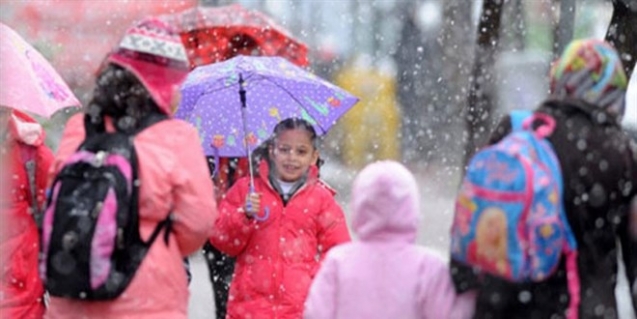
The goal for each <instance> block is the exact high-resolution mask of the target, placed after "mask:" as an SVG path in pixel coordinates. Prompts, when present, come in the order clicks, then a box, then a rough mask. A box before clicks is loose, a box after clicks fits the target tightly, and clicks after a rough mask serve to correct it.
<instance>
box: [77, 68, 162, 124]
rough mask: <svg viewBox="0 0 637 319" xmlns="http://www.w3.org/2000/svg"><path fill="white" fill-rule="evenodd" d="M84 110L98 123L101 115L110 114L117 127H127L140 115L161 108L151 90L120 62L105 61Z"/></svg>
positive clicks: (157, 110) (135, 122)
mask: <svg viewBox="0 0 637 319" xmlns="http://www.w3.org/2000/svg"><path fill="white" fill-rule="evenodd" d="M86 113H87V114H88V115H89V116H90V117H91V121H92V122H93V123H95V124H99V123H101V122H102V121H103V117H104V116H109V117H112V118H113V120H114V121H113V123H114V124H115V126H116V128H118V129H121V130H128V129H131V128H135V127H137V125H138V123H139V122H140V119H142V118H143V117H145V116H147V115H149V114H152V113H159V114H161V111H160V109H159V107H158V106H157V104H156V103H155V101H153V99H152V97H151V95H150V93H149V92H148V90H147V89H146V87H144V85H143V84H142V83H141V82H140V81H139V79H137V77H136V76H135V75H134V74H133V73H132V72H130V71H128V70H126V69H124V68H123V67H121V66H118V65H115V64H112V63H108V64H106V65H105V66H104V68H102V70H101V71H100V73H99V74H98V76H97V79H96V81H95V89H93V98H92V99H91V101H90V102H89V103H88V106H87V109H86Z"/></svg>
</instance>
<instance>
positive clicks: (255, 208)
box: [245, 192, 261, 218]
mask: <svg viewBox="0 0 637 319" xmlns="http://www.w3.org/2000/svg"><path fill="white" fill-rule="evenodd" d="M259 210H261V194H259V193H256V192H252V193H249V194H248V196H246V203H245V212H246V215H248V217H249V218H253V217H254V216H255V215H256V214H258V213H259Z"/></svg>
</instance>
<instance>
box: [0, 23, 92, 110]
mask: <svg viewBox="0 0 637 319" xmlns="http://www.w3.org/2000/svg"><path fill="white" fill-rule="evenodd" d="M0 83H1V85H2V89H0V105H2V106H7V107H11V108H14V109H18V110H21V111H25V112H29V113H34V114H37V115H41V116H45V117H50V116H51V115H52V114H53V113H55V112H56V111H58V110H60V109H62V108H65V107H69V106H80V102H79V101H78V99H77V98H76V97H75V95H74V94H73V92H72V91H71V89H69V87H68V85H67V84H66V82H64V80H62V77H61V76H60V75H59V74H58V73H57V71H56V70H55V69H54V68H53V66H51V64H49V61H47V60H46V59H45V58H44V57H42V55H41V54H40V52H38V51H37V50H35V49H34V48H33V47H32V46H31V45H30V44H29V43H27V42H26V41H25V40H24V39H23V38H22V37H20V35H18V34H17V33H16V32H15V31H13V30H12V29H11V28H9V27H8V26H6V25H5V24H2V23H0Z"/></svg>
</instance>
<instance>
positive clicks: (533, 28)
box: [0, 0, 637, 168]
mask: <svg viewBox="0 0 637 319" xmlns="http://www.w3.org/2000/svg"><path fill="white" fill-rule="evenodd" d="M496 2H499V1H496ZM230 3H241V4H242V5H244V6H245V7H247V8H251V9H256V10H259V11H262V12H264V13H266V14H268V15H269V16H271V17H273V18H274V20H276V21H277V22H278V23H279V24H281V25H282V26H283V27H285V28H287V29H288V30H290V32H291V33H292V34H293V35H294V36H295V37H296V38H298V39H300V40H301V41H303V42H304V43H306V44H307V46H308V48H309V49H310V62H311V64H310V68H311V69H312V70H313V71H314V72H315V73H316V74H318V75H320V76H322V77H323V78H326V79H328V80H331V81H333V82H335V83H336V84H338V85H340V86H342V87H344V88H346V89H347V90H349V91H351V92H352V93H354V94H356V95H358V96H359V97H361V102H360V103H359V105H357V106H356V107H355V108H354V109H353V110H352V111H351V112H350V114H348V115H347V116H346V117H345V118H343V119H342V120H341V121H339V122H340V123H339V125H338V126H337V127H336V128H335V129H334V130H332V131H331V132H330V134H329V135H328V136H327V138H326V139H325V145H324V151H325V152H324V153H325V155H326V156H327V157H329V158H330V159H334V160H336V161H338V162H339V163H342V164H344V165H346V166H348V167H353V168H360V167H361V166H362V165H364V164H365V163H368V162H370V161H372V160H375V159H382V158H394V159H400V160H403V161H404V162H406V163H410V164H412V165H414V166H418V167H420V166H431V165H440V164H441V165H443V166H448V167H457V166H458V165H459V164H460V163H461V161H462V159H463V154H464V144H465V142H466V132H465V127H466V124H465V120H464V116H463V114H464V112H465V109H466V105H467V95H468V92H469V89H470V87H469V86H470V78H471V76H472V67H473V65H474V64H475V63H474V61H475V60H476V59H475V56H474V55H475V54H474V52H476V49H475V43H476V34H477V32H476V31H477V30H476V28H477V25H478V21H479V19H480V16H481V14H482V11H483V10H482V9H483V7H484V6H485V3H484V1H481V0H472V1H461V0H453V1H442V0H413V1H405V0H369V1H362V0H342V1H301V0H256V1H255V0H253V1H229V0H110V1H106V0H55V1H53V0H30V1H29V0H27V1H17V0H1V1H0V6H1V10H0V12H1V13H0V21H2V22H4V23H6V24H7V25H9V26H10V27H12V28H13V29H15V30H16V31H17V32H18V33H20V34H21V35H22V36H23V37H24V38H26V39H27V40H28V41H30V42H31V43H33V44H34V45H35V46H36V47H37V48H38V49H39V50H40V51H41V52H42V53H43V54H44V55H45V57H46V58H48V59H49V60H50V61H52V62H53V64H54V66H55V67H56V68H57V69H58V70H59V72H60V73H61V74H62V75H63V77H64V78H65V80H66V81H67V82H68V83H69V84H70V86H71V88H72V89H73V90H74V92H75V93H76V95H77V96H78V97H79V98H80V99H81V100H82V101H83V102H87V101H88V99H89V98H90V95H91V90H92V85H93V82H94V81H93V79H94V75H95V72H96V70H97V68H98V66H99V64H100V62H101V61H102V59H103V57H104V56H105V54H106V53H107V52H108V51H109V50H110V49H111V48H112V47H113V46H114V45H115V44H116V43H117V42H118V41H119V39H120V37H121V35H122V34H123V32H124V30H125V29H126V28H127V27H128V26H129V25H131V23H133V21H135V20H139V19H142V18H145V17H147V16H151V15H157V14H161V13H171V12H177V11H181V10H183V9H186V8H189V7H192V6H197V5H199V6H220V5H226V4H230ZM612 9H613V7H612V4H611V1H609V0H581V1H580V0H578V1H576V0H562V1H557V0H508V1H503V5H502V7H501V11H502V14H501V22H500V23H499V26H500V27H499V37H498V36H497V35H496V37H495V38H494V41H495V42H496V43H494V44H495V45H494V50H493V55H494V56H493V57H491V62H492V64H490V65H487V67H489V68H492V71H490V72H492V73H493V79H492V81H491V85H490V86H489V87H487V86H484V87H483V88H482V90H485V92H484V93H485V94H486V93H488V94H490V95H491V96H492V97H493V98H494V100H493V103H492V104H493V107H492V110H491V111H490V112H489V113H488V114H487V116H488V118H489V119H490V120H491V121H486V122H484V123H481V125H480V127H479V128H477V130H474V132H478V133H480V132H489V130H490V126H491V125H492V124H493V123H492V122H493V121H495V120H497V118H498V117H497V115H498V114H500V113H502V112H505V111H507V110H509V109H512V108H533V107H535V106H536V105H537V104H538V103H539V102H540V101H541V100H543V99H544V98H545V97H546V96H547V88H548V81H547V73H548V69H549V66H550V62H551V61H552V59H553V58H554V57H555V55H556V53H557V52H559V51H560V50H561V49H562V48H563V43H564V42H565V39H567V38H570V37H573V38H581V37H597V38H603V37H604V35H605V34H606V31H607V28H608V25H609V22H610V19H611V15H612ZM560 12H561V13H560ZM487 27H490V26H488V25H487ZM482 32H485V33H487V32H492V30H486V29H484V30H482ZM567 40H568V39H567ZM633 82H634V80H633ZM634 86H635V84H633V85H632V87H633V90H634ZM486 91H488V92H486ZM631 92H632V93H631V94H629V99H630V101H629V104H630V106H629V107H631V111H629V112H627V114H628V115H629V116H627V118H626V120H625V123H626V125H628V126H631V127H637V110H636V107H635V103H637V102H635V99H637V98H636V97H637V93H635V92H634V91H631ZM69 115H70V114H69V112H60V114H56V116H54V117H53V119H52V120H50V121H48V123H46V127H47V129H48V131H49V139H48V143H49V144H50V145H51V146H52V147H53V148H54V149H55V148H56V142H57V140H58V139H59V134H60V131H61V129H62V126H63V123H64V121H65V120H66V119H67V118H68V116H69Z"/></svg>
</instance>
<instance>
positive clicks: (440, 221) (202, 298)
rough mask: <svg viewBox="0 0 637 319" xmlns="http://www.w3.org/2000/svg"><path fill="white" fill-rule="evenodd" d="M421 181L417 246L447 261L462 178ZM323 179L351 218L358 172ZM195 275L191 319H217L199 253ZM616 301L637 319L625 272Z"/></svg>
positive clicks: (438, 172)
mask: <svg viewBox="0 0 637 319" xmlns="http://www.w3.org/2000/svg"><path fill="white" fill-rule="evenodd" d="M412 171H413V173H414V174H415V175H416V178H417V179H418V182H419V186H420V190H421V193H422V197H421V212H422V222H421V228H420V232H419V236H418V243H419V244H421V245H426V246H428V247H431V248H433V249H435V250H437V251H439V252H440V254H441V256H443V257H444V258H447V249H448V245H449V227H450V225H451V219H452V217H453V204H454V203H453V194H455V188H456V185H457V183H458V180H459V175H458V174H457V173H454V172H453V171H451V170H449V169H445V168H442V167H436V168H418V167H414V168H412ZM321 173H322V175H323V178H324V179H325V180H326V181H327V182H328V183H329V184H330V186H332V187H334V188H335V189H336V190H337V191H338V195H337V198H338V200H339V202H340V203H341V206H342V207H343V210H344V211H345V214H346V218H348V221H349V216H347V215H348V212H349V209H348V203H349V192H350V188H351V184H352V181H353V179H354V177H355V174H356V172H354V171H352V170H351V169H348V168H346V167H342V166H340V164H338V163H335V162H334V161H332V162H330V161H329V160H328V161H326V164H325V166H324V167H323V168H322V169H321ZM190 262H191V271H192V275H193V279H192V282H191V283H190V293H191V295H190V303H189V309H188V311H189V316H188V317H189V319H214V315H215V314H214V307H215V306H214V302H213V297H212V287H211V284H210V279H209V277H208V269H207V266H206V262H205V260H204V258H203V255H202V254H200V253H198V254H196V255H194V256H193V257H191V258H190ZM616 292H617V299H618V300H619V303H620V304H621V305H622V307H621V309H620V317H619V318H620V319H634V318H636V317H635V316H634V314H633V313H632V309H631V307H630V300H629V298H630V295H629V289H628V285H627V282H626V280H625V277H624V274H623V271H622V273H621V276H620V282H619V286H618V288H617V291H616Z"/></svg>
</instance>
